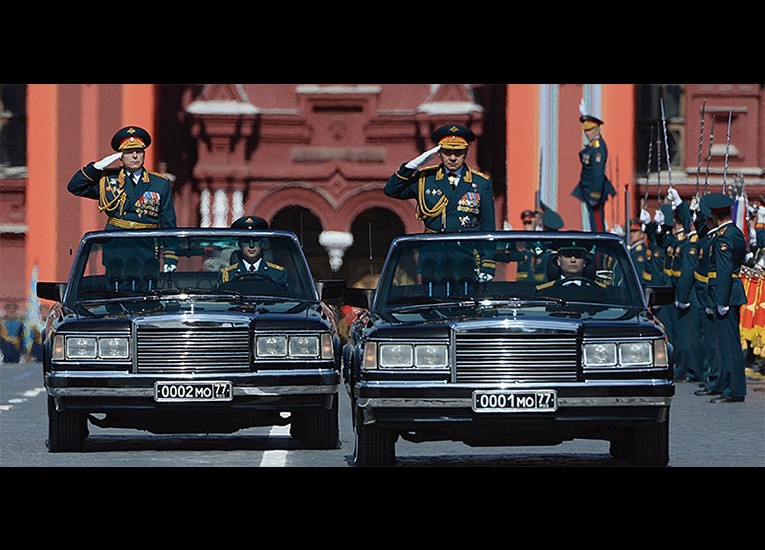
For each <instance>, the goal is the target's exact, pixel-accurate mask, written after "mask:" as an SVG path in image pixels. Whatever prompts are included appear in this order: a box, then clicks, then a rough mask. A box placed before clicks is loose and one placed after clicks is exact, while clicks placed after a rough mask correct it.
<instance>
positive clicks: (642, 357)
mask: <svg viewBox="0 0 765 550" xmlns="http://www.w3.org/2000/svg"><path fill="white" fill-rule="evenodd" d="M651 344H652V343H651V342H623V343H621V344H619V363H620V364H621V365H622V366H623V367H647V366H650V365H652V357H651V349H652V345H651Z"/></svg>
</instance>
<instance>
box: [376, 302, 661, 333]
mask: <svg viewBox="0 0 765 550" xmlns="http://www.w3.org/2000/svg"><path fill="white" fill-rule="evenodd" d="M607 310H608V311H607V312H606V311H597V312H595V311H590V312H585V311H581V310H577V309H575V308H573V309H572V308H552V309H550V310H549V311H545V310H542V311H540V310H538V309H536V308H530V309H517V310H513V311H510V312H506V311H498V310H492V309H490V310H477V311H472V312H463V314H461V315H452V316H448V317H447V316H439V315H438V314H437V313H436V312H433V311H430V310H428V311H426V312H418V314H416V315H412V314H406V315H403V314H401V313H399V312H390V311H388V312H376V313H372V314H371V316H370V322H368V323H367V325H366V327H367V329H369V330H373V331H375V332H376V333H377V336H382V337H385V335H386V333H389V334H390V335H392V334H393V333H395V334H396V336H397V337H401V333H402V332H409V331H411V334H412V335H413V336H415V335H416V336H417V337H418V338H421V337H423V336H425V335H430V336H433V337H436V336H443V335H446V334H448V333H449V332H451V331H455V332H481V331H486V332H497V331H500V332H507V333H513V332H517V333H535V334H541V333H545V332H550V333H552V332H558V333H560V332H564V333H565V332H570V333H574V334H582V335H584V336H589V337H597V336H598V335H600V334H604V335H605V334H607V335H608V336H611V337H613V336H619V335H622V334H623V335H625V336H647V335H652V336H655V335H658V334H660V329H659V327H658V326H657V324H656V322H655V321H654V320H653V318H652V317H651V316H650V315H649V314H648V313H647V312H646V311H645V310H642V309H641V308H629V307H625V308H607Z"/></svg>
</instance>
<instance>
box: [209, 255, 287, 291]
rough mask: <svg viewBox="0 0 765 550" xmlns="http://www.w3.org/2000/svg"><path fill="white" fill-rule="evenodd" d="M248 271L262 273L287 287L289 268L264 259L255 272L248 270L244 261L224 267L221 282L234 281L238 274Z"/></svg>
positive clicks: (221, 271)
mask: <svg viewBox="0 0 765 550" xmlns="http://www.w3.org/2000/svg"><path fill="white" fill-rule="evenodd" d="M246 273H258V274H261V275H263V276H265V277H266V278H267V279H269V280H271V281H273V282H275V283H277V284H279V285H282V286H284V287H285V288H286V285H287V279H288V277H287V270H286V269H285V268H284V266H281V265H278V264H275V263H273V262H268V261H266V260H263V259H261V261H260V264H258V268H257V269H256V270H255V271H254V272H253V271H248V270H247V267H246V265H245V263H244V262H242V261H239V262H236V263H233V264H231V265H229V266H227V267H224V268H223V269H221V270H220V282H221V283H228V282H229V281H233V280H234V279H236V278H237V277H238V276H240V275H244V274H246Z"/></svg>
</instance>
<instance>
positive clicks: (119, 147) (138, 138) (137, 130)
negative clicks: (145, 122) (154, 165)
mask: <svg viewBox="0 0 765 550" xmlns="http://www.w3.org/2000/svg"><path fill="white" fill-rule="evenodd" d="M149 145H151V136H150V135H149V132H147V131H146V130H144V129H143V128H141V127H140V126H125V127H124V128H122V129H120V130H118V131H117V133H116V134H114V137H113V138H112V149H114V150H115V151H129V150H131V149H146V148H147V147H148V146H149Z"/></svg>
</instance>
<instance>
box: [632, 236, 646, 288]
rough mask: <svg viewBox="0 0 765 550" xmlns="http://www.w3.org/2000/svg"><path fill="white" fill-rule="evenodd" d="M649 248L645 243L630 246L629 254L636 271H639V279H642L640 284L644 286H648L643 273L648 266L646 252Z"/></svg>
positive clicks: (636, 242)
mask: <svg viewBox="0 0 765 550" xmlns="http://www.w3.org/2000/svg"><path fill="white" fill-rule="evenodd" d="M647 250H648V248H647V247H646V244H645V241H642V240H641V241H635V242H634V243H632V244H630V247H629V253H630V258H631V259H632V263H633V265H634V266H635V271H637V274H638V277H640V283H641V284H642V285H643V286H646V285H647V283H648V281H646V280H645V279H644V278H643V272H644V271H645V265H646V252H647Z"/></svg>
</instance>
